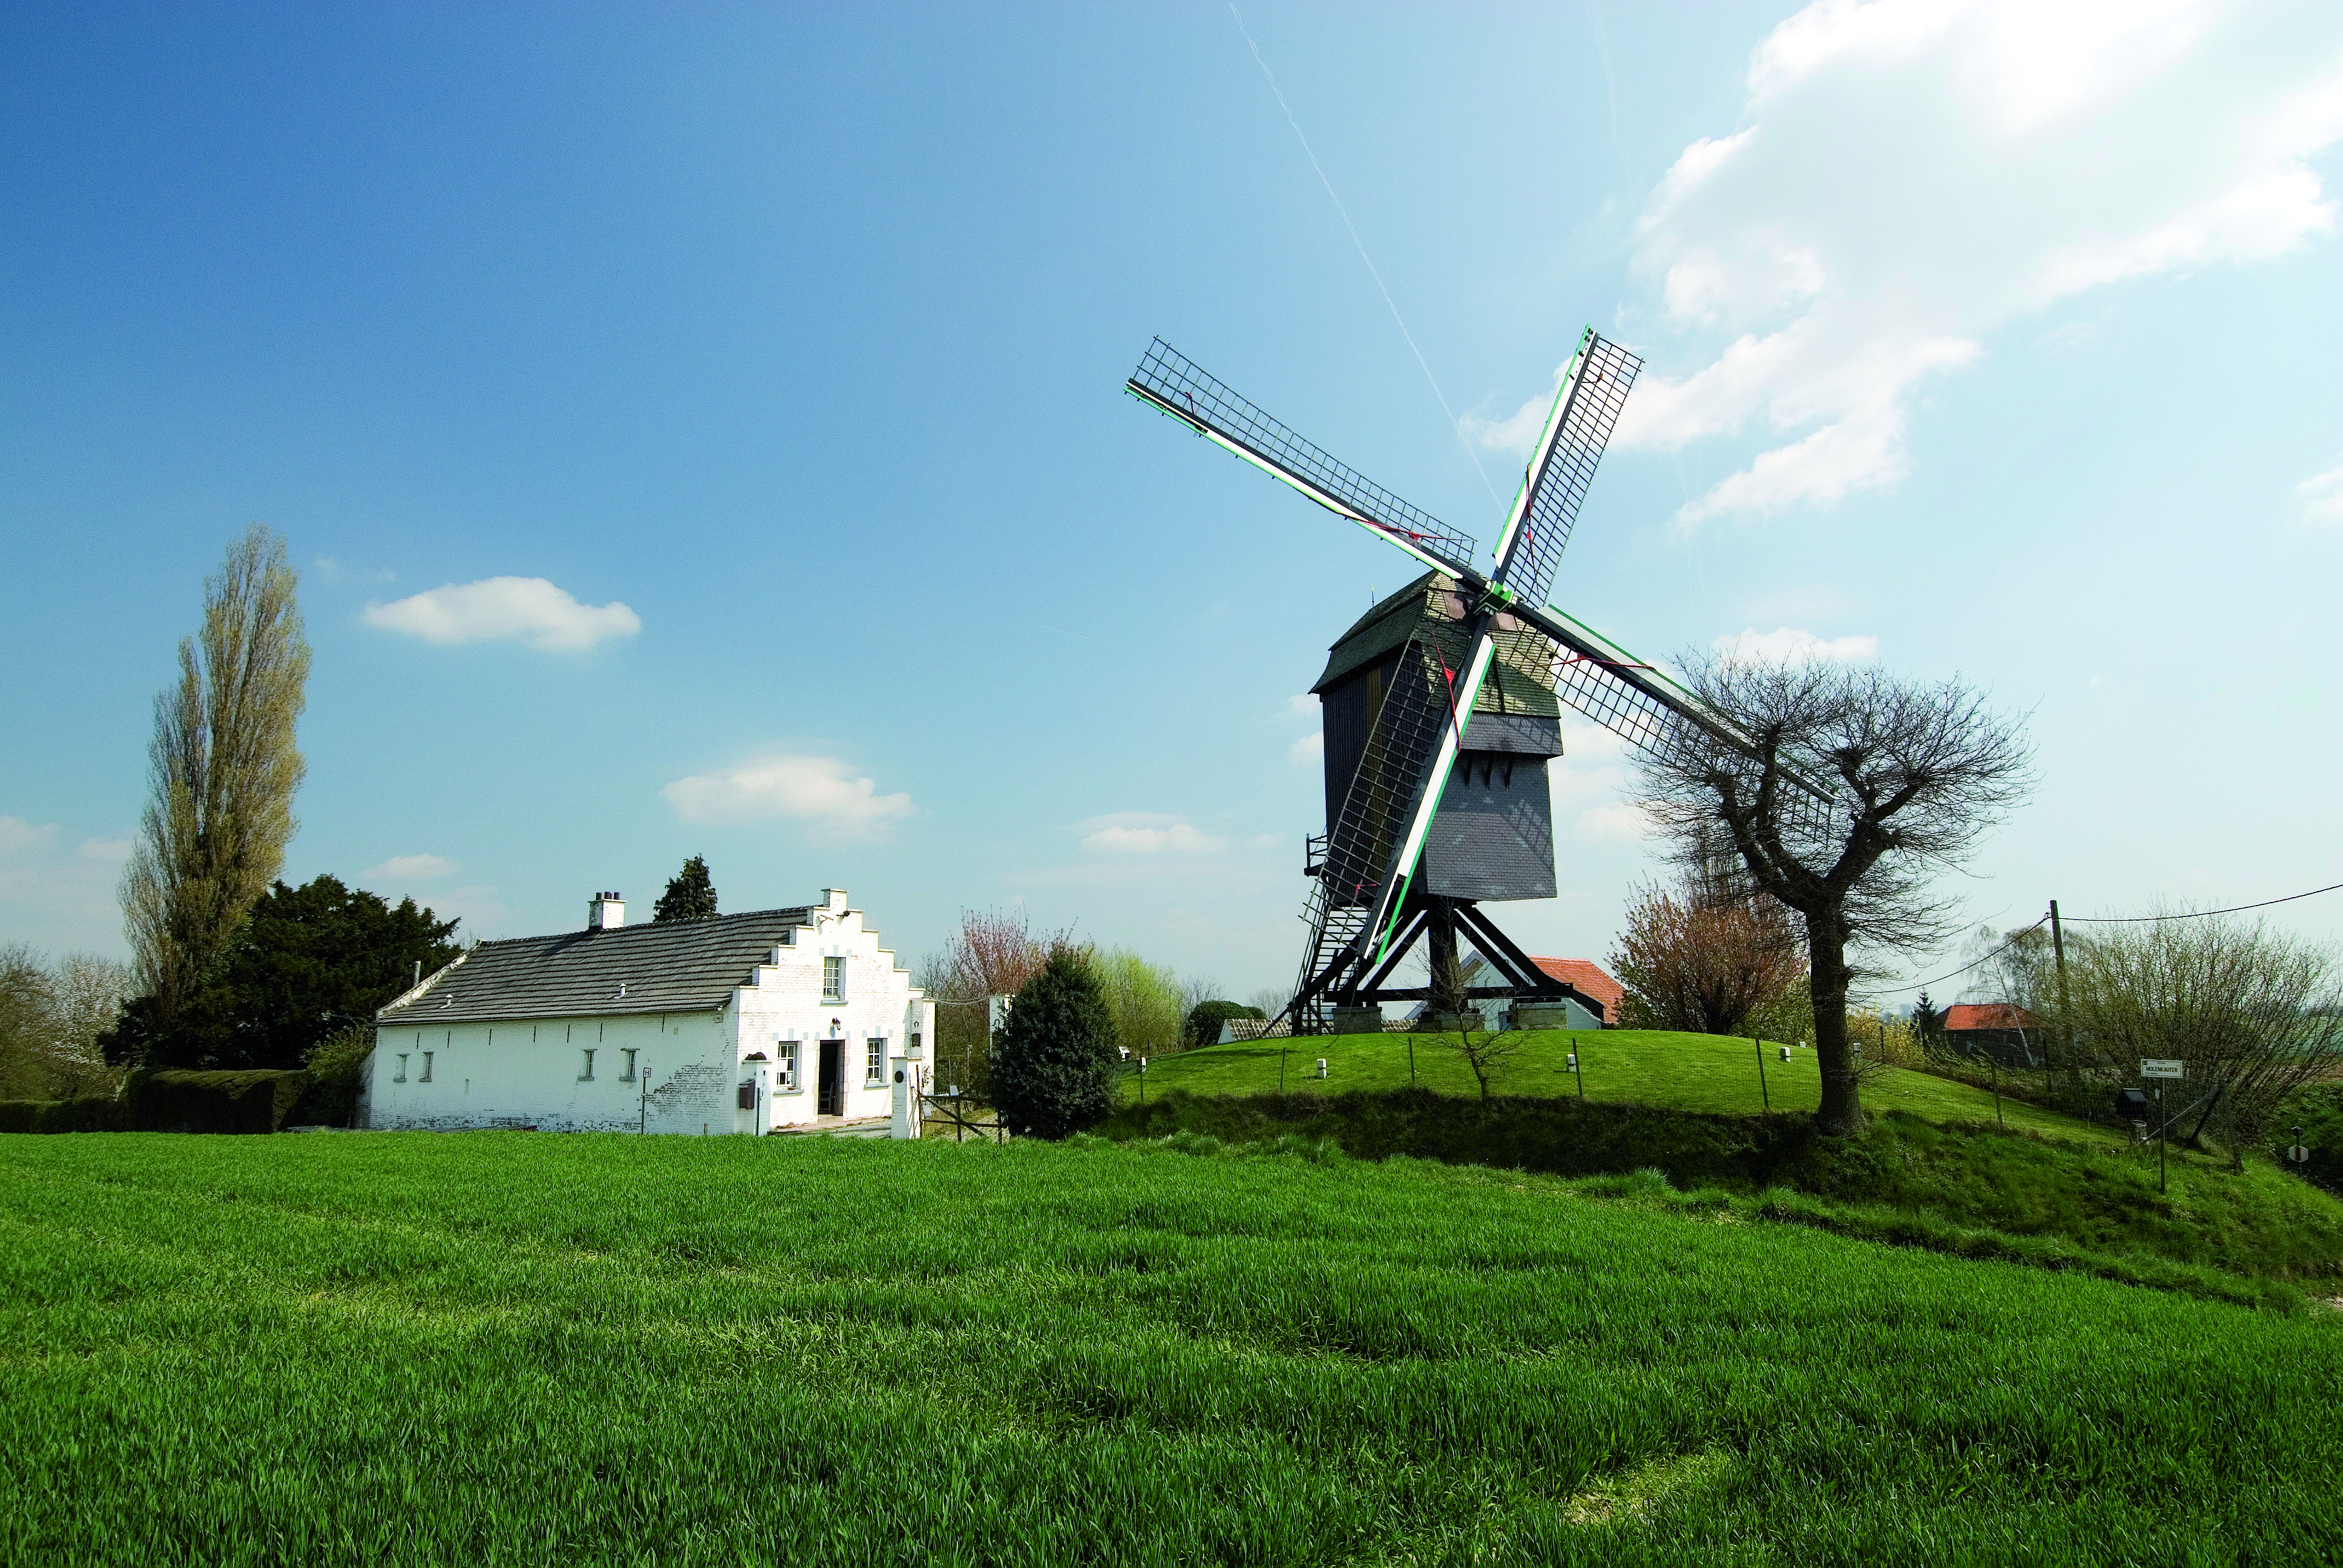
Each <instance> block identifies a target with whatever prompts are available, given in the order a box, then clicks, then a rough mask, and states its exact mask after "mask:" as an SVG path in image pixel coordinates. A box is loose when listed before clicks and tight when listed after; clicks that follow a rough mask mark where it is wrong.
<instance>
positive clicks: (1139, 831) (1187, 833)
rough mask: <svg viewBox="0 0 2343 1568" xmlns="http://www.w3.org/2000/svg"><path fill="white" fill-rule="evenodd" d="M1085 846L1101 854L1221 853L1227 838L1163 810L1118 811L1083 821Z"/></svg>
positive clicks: (1225, 847) (1083, 844)
mask: <svg viewBox="0 0 2343 1568" xmlns="http://www.w3.org/2000/svg"><path fill="white" fill-rule="evenodd" d="M1081 829H1082V848H1083V849H1087V850H1089V851H1090V852H1091V853H1092V854H1098V855H1141V856H1161V855H1217V854H1219V853H1220V852H1221V851H1222V850H1223V849H1227V848H1228V847H1229V841H1228V840H1227V839H1222V838H1220V837H1217V836H1216V835H1213V834H1211V833H1207V832H1205V831H1204V830H1203V829H1201V828H1198V827H1197V826H1196V825H1195V824H1194V823H1192V822H1191V821H1188V820H1187V819H1185V818H1182V817H1172V816H1167V815H1165V814H1164V813H1162V812H1160V811H1117V812H1115V813H1113V814H1112V815H1111V816H1105V817H1093V818H1091V819H1090V820H1089V821H1087V822H1084V823H1082V824H1081Z"/></svg>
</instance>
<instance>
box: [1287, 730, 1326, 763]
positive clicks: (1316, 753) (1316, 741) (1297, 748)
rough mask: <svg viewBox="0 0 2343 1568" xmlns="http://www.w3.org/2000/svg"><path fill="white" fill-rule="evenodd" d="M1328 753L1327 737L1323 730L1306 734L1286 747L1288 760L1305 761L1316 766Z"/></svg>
mask: <svg viewBox="0 0 2343 1568" xmlns="http://www.w3.org/2000/svg"><path fill="white" fill-rule="evenodd" d="M1325 755H1326V737H1325V735H1324V734H1323V733H1322V732H1321V733H1317V734H1312V735H1305V736H1303V737H1302V739H1299V740H1296V741H1295V742H1294V743H1293V744H1292V745H1291V746H1289V747H1287V748H1286V749H1285V759H1286V760H1287V761H1288V762H1303V763H1309V764H1311V765H1312V766H1315V765H1316V764H1317V763H1318V762H1319V761H1320V760H1321V759H1323V758H1324V757H1325Z"/></svg>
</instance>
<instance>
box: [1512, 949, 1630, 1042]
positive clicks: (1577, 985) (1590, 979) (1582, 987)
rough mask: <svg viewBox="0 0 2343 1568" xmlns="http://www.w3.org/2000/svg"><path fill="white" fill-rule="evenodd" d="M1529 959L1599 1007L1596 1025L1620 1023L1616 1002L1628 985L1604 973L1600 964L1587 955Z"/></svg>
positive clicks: (1604, 1026) (1623, 996)
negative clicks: (1589, 958)
mask: <svg viewBox="0 0 2343 1568" xmlns="http://www.w3.org/2000/svg"><path fill="white" fill-rule="evenodd" d="M1531 961H1532V962H1534V963H1535V964H1536V965H1537V967H1538V968H1540V969H1542V970H1544V971H1545V972H1546V973H1547V974H1550V975H1552V976H1553V977H1554V979H1556V980H1560V981H1561V982H1562V983H1563V984H1564V985H1566V986H1568V987H1570V989H1571V990H1574V991H1576V992H1578V994H1579V995H1581V996H1583V997H1585V998H1586V999H1587V1000H1590V1001H1592V1002H1594V1004H1595V1006H1597V1007H1598V1008H1600V1009H1602V1014H1601V1021H1600V1024H1599V1027H1601V1028H1604V1029H1616V1028H1618V1027H1619V1004H1620V1003H1621V1002H1623V1001H1624V1000H1626V997H1627V988H1626V987H1625V986H1623V985H1621V984H1620V983H1619V982H1618V981H1617V980H1613V979H1612V978H1611V977H1610V976H1609V975H1607V974H1605V973H1604V972H1603V970H1602V968H1601V967H1600V966H1599V965H1597V964H1595V963H1594V962H1593V961H1592V960H1587V959H1539V958H1534V959H1533V960H1531ZM1587 1027H1589V1028H1594V1027H1598V1026H1597V1025H1589V1026H1587Z"/></svg>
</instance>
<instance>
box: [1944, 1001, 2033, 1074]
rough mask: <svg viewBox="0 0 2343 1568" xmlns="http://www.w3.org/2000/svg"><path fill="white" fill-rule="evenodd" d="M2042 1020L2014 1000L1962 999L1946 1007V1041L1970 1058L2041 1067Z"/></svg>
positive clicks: (2014, 1065)
mask: <svg viewBox="0 0 2343 1568" xmlns="http://www.w3.org/2000/svg"><path fill="white" fill-rule="evenodd" d="M2041 1030H2042V1023H2041V1020H2038V1019H2036V1017H2035V1016H2034V1015H2033V1014H2032V1013H2030V1012H2028V1011H2026V1010H2025V1009H2024V1008H2022V1007H2019V1006H2017V1005H2016V1003H2014V1002H2006V1001H1986V1002H1974V1001H1959V1002H1955V1003H1954V1004H1953V1005H1952V1006H1950V1007H1948V1008H1946V1010H1945V1043H1946V1045H1947V1046H1949V1047H1951V1048H1952V1049H1953V1050H1956V1051H1957V1052H1959V1053H1960V1054H1961V1055H1963V1056H1966V1057H1972V1058H1974V1057H1981V1056H1989V1057H1991V1058H1993V1060H1996V1061H1997V1062H1999V1063H2001V1065H2002V1066H2004V1067H2039V1066H2040V1065H2041V1064H2042V1060H2041V1053H2040V1051H2039V1050H2037V1049H2036V1048H2037V1047H2038V1046H2040V1044H2041V1043H2042V1033H2041Z"/></svg>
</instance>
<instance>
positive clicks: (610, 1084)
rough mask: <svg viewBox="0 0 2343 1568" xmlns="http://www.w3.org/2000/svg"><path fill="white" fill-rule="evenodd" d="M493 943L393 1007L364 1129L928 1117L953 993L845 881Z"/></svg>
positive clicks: (615, 914) (902, 1125)
mask: <svg viewBox="0 0 2343 1568" xmlns="http://www.w3.org/2000/svg"><path fill="white" fill-rule="evenodd" d="M626 910H627V907H626V905H625V904H624V903H623V902H622V901H621V900H619V898H618V895H617V894H616V893H598V894H596V895H595V896H594V899H593V900H592V901H591V903H589V904H588V918H587V924H586V928H585V930H577V931H564V932H561V933H559V934H558V935H555V936H548V937H521V938H518V939H517V940H511V941H497V942H482V943H480V944H479V945H478V947H475V948H473V949H471V950H469V951H468V952H466V953H465V954H464V955H463V956H462V957H461V958H458V960H456V961H455V962H453V963H451V964H449V965H447V967H446V968H444V969H442V970H438V971H437V973H435V974H433V975H431V976H430V977H428V978H427V979H426V980H424V981H423V982H422V983H421V984H419V985H417V987H416V988H415V989H414V990H410V991H408V992H407V994H406V995H405V996H402V997H400V998H399V999H398V1000H396V1001H394V1002H392V1003H391V1004H390V1005H389V1006H387V1007H386V1008H384V1009H383V1010H381V1011H380V1012H378V1013H377V1014H376V1015H375V1020H376V1032H375V1049H374V1054H373V1055H372V1056H371V1057H370V1058H368V1060H367V1069H366V1082H365V1086H364V1088H363V1090H362V1091H361V1099H360V1101H359V1125H360V1126H364V1127H377V1128H420V1129H434V1130H438V1131H456V1130H459V1129H463V1128H479V1127H536V1128H540V1129H544V1130H547V1131H623V1132H638V1131H639V1132H688V1133H691V1134H694V1135H698V1134H700V1133H718V1132H745V1133H761V1132H769V1131H773V1130H775V1129H777V1128H782V1127H792V1126H810V1125H816V1124H820V1123H833V1124H834V1123H840V1122H847V1121H861V1120H865V1119H872V1118H881V1117H888V1116H890V1115H891V1116H892V1117H893V1118H894V1120H895V1123H896V1125H895V1131H897V1133H898V1134H899V1135H908V1128H907V1123H906V1118H907V1117H908V1118H909V1124H910V1127H915V1126H916V1121H917V1116H918V1108H919V1101H918V1095H919V1091H920V1089H921V1088H922V1087H923V1086H924V1081H925V1078H926V1072H927V1062H928V1054H927V1042H928V1041H930V1040H933V1039H934V1038H935V1008H936V1004H935V1003H934V1002H932V1001H930V1000H926V998H925V997H923V996H922V995H921V994H920V990H919V988H918V987H916V986H914V985H912V984H911V978H910V974H909V973H907V972H906V971H905V970H901V969H899V968H898V967H896V964H895V955H894V954H893V953H891V952H890V951H889V950H886V949H884V948H882V947H880V945H879V936H878V933H877V932H875V931H872V930H869V929H868V928H867V927H866V926H865V925H864V924H863V919H862V912H861V911H860V910H850V909H848V908H847V907H846V893H845V891H844V890H842V889H838V888H828V889H824V890H823V891H822V897H821V900H820V902H819V903H814V904H809V905H807V906H805V907H804V908H802V909H794V910H757V911H755V912H754V913H751V914H745V915H720V916H718V917H716V918H714V919H711V920H673V921H669V922H667V923H664V924H660V923H657V922H654V923H652V924H650V925H641V926H629V925H628V924H627V923H626Z"/></svg>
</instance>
